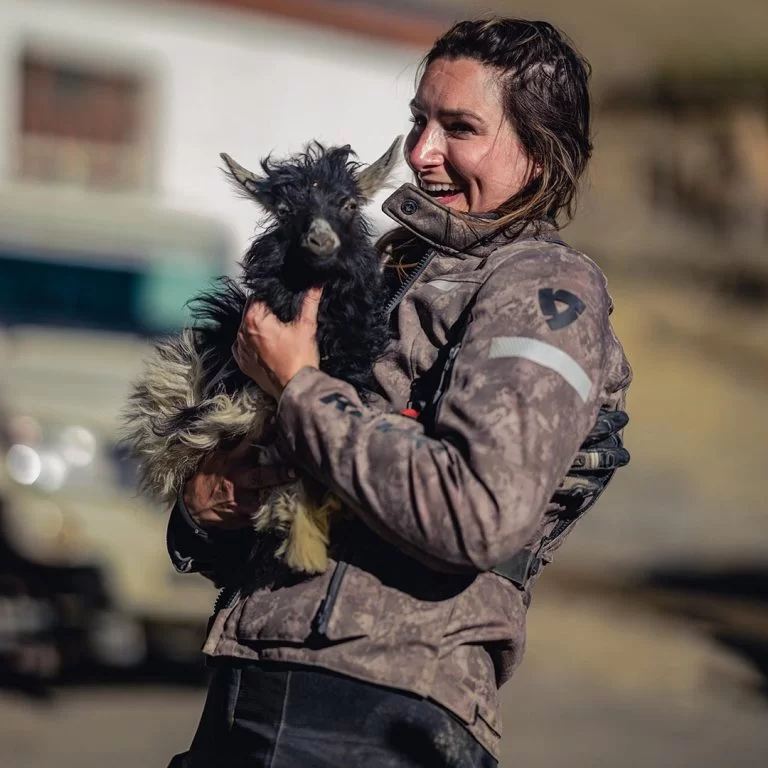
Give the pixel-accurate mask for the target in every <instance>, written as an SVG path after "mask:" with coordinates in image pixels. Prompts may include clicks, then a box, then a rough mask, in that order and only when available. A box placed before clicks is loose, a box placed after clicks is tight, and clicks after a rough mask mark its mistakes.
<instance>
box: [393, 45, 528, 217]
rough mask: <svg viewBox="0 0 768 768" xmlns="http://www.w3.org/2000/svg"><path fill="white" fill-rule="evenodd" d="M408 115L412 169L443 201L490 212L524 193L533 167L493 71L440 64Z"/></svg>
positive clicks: (462, 62)
mask: <svg viewBox="0 0 768 768" xmlns="http://www.w3.org/2000/svg"><path fill="white" fill-rule="evenodd" d="M411 112H412V114H413V129H412V130H411V132H410V133H409V134H408V138H407V140H406V158H407V160H408V165H410V167H411V169H412V170H413V172H414V173H415V174H416V179H417V182H418V185H419V187H421V189H423V190H424V191H425V192H427V193H428V194H430V195H432V196H433V197H434V198H435V199H436V200H437V201H438V202H440V203H442V204H443V205H446V206H448V207H450V208H453V209H455V210H457V211H464V212H469V211H471V212H473V213H487V212H489V211H492V210H495V209H496V208H497V207H498V206H499V205H501V204H502V203H503V202H504V201H505V200H507V199H508V198H510V197H511V196H512V195H514V194H515V193H517V192H519V191H520V190H521V189H522V188H523V187H524V186H525V184H526V181H527V180H528V176H529V172H530V168H531V164H530V162H529V160H528V157H527V156H526V154H525V152H524V150H523V148H522V146H521V144H520V141H519V139H518V138H517V134H516V133H515V130H514V128H513V127H512V125H511V124H510V122H509V120H508V119H507V117H506V116H505V114H504V110H503V107H502V103H501V87H500V84H499V82H498V74H497V72H496V70H494V69H492V68H491V67H487V66H485V65H484V64H481V63H480V62H478V61H475V60H473V59H453V60H451V59H438V60H437V61H434V62H432V64H430V65H429V67H428V68H427V70H426V71H425V72H424V75H423V77H422V78H421V82H420V83H419V88H418V90H417V91H416V96H415V98H414V99H413V101H412V102H411Z"/></svg>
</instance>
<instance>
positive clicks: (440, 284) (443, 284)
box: [427, 280, 460, 293]
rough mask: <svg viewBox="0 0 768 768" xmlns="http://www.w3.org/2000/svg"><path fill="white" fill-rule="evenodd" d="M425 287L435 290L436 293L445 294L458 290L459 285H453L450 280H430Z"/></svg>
mask: <svg viewBox="0 0 768 768" xmlns="http://www.w3.org/2000/svg"><path fill="white" fill-rule="evenodd" d="M427 285H428V286H429V287H430V288H437V290H438V291H442V292H443V293H446V292H448V291H452V290H453V289H454V288H458V287H459V285H460V283H453V282H451V281H450V280H430V281H429V282H428V283H427Z"/></svg>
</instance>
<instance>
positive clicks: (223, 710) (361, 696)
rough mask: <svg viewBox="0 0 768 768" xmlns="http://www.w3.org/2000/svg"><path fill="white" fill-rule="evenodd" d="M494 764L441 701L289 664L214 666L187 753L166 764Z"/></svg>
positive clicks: (328, 767)
mask: <svg viewBox="0 0 768 768" xmlns="http://www.w3.org/2000/svg"><path fill="white" fill-rule="evenodd" d="M357 766H360V767H361V768H385V766H386V768H497V763H496V761H495V760H494V759H493V758H492V757H491V755H490V754H489V753H488V752H487V751H486V750H485V749H483V747H481V746H480V744H478V743H477V742H476V741H475V740H474V739H473V738H472V736H471V735H470V734H469V733H468V732H467V731H466V729H465V728H464V727H463V726H462V725H461V724H460V723H459V722H458V721H457V720H456V719H454V718H453V717H452V716H451V715H450V714H448V713H447V712H446V711H445V710H443V709H442V708H441V707H439V706H437V705H435V704H433V703H431V702H429V701H426V700H424V699H421V698H419V697H417V696H411V695H409V694H405V693H400V692H398V691H393V690H391V689H388V688H382V687H379V686H376V685H369V684H367V683H363V682H359V681H357V680H353V679H351V678H347V677H343V676H341V675H336V674H333V673H330V672H325V671H322V670H315V669H311V668H307V667H299V666H294V665H288V664H267V663H256V664H241V663H238V662H235V661H234V660H231V661H230V660H227V662H226V663H221V662H219V663H218V664H217V665H216V667H215V671H214V674H213V678H212V680H211V684H210V688H209V690H208V698H207V699H206V702H205V708H204V709H203V715H202V718H201V719H200V725H199V726H198V729H197V733H196V734H195V738H194V740H193V742H192V747H191V749H190V751H189V752H186V753H184V754H183V755H177V756H176V757H175V758H174V759H173V760H172V761H171V764H170V766H169V768H225V767H226V768H246V767H247V768H262V767H263V768H356V767H357Z"/></svg>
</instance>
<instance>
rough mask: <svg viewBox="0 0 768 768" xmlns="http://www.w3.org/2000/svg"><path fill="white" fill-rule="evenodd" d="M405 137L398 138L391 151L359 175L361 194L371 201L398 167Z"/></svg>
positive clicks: (358, 183) (358, 182)
mask: <svg viewBox="0 0 768 768" xmlns="http://www.w3.org/2000/svg"><path fill="white" fill-rule="evenodd" d="M402 143H403V137H402V136H398V137H397V138H396V139H395V140H394V141H393V142H392V144H391V145H390V147H389V149H388V150H387V151H386V152H385V153H384V154H383V155H382V156H381V157H380V158H379V159H378V160H376V162H374V163H371V164H370V165H369V166H368V167H367V168H364V169H363V170H362V171H360V173H359V174H358V175H357V186H358V187H359V188H360V194H361V195H362V196H363V197H364V198H366V199H367V200H370V199H371V198H372V197H373V196H374V195H375V194H376V193H377V192H378V191H379V190H380V189H381V188H382V187H383V186H384V185H385V184H386V183H387V181H388V179H389V177H390V176H391V175H392V172H393V171H394V170H395V166H396V165H397V160H398V157H399V156H400V147H401V146H402Z"/></svg>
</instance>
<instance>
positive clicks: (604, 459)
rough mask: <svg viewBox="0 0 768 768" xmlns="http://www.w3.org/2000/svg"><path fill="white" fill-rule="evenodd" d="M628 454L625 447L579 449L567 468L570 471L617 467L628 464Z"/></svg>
mask: <svg viewBox="0 0 768 768" xmlns="http://www.w3.org/2000/svg"><path fill="white" fill-rule="evenodd" d="M629 460H630V455H629V451H628V450H627V449H626V448H597V449H595V450H592V451H589V450H587V451H579V452H578V453H577V454H576V456H575V458H574V460H573V463H572V464H571V468H570V469H569V470H568V472H569V474H570V473H571V472H600V471H609V470H611V471H612V470H614V469H618V468H619V467H625V466H626V465H627V464H629Z"/></svg>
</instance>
